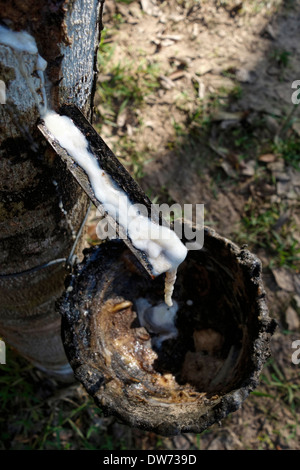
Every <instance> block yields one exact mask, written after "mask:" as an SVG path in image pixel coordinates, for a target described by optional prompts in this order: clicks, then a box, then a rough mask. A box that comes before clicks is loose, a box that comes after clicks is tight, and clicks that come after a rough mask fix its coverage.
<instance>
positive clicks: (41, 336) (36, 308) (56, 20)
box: [0, 0, 103, 379]
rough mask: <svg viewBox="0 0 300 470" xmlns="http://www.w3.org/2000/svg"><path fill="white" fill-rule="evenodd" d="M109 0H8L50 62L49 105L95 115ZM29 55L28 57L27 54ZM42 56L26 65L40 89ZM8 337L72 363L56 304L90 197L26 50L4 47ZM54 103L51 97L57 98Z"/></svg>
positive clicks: (3, 331)
mask: <svg viewBox="0 0 300 470" xmlns="http://www.w3.org/2000/svg"><path fill="white" fill-rule="evenodd" d="M102 3H103V2H102V1H101V0H73V1H72V2H69V1H63V0H57V1H55V0H42V1H41V0H40V1H37V0H15V1H14V2H7V1H6V0H0V12H1V13H0V14H1V18H0V19H1V22H3V24H4V25H6V26H8V27H9V28H10V29H12V30H14V31H21V30H25V31H27V32H28V33H29V34H31V35H32V36H33V37H34V38H35V40H36V43H37V47H38V50H39V54H40V55H41V56H42V57H43V58H44V59H45V60H46V61H47V63H48V66H47V69H46V85H47V88H48V90H50V92H49V94H50V103H48V104H50V106H51V107H52V108H53V109H58V108H59V106H60V105H62V104H63V103H72V104H75V105H77V106H78V107H79V108H80V109H81V110H82V111H83V113H84V114H85V115H86V116H87V117H88V118H90V117H91V110H92V100H93V91H94V87H95V78H96V53H97V46H98V44H99V31H100V30H101V10H102V8H101V6H102ZM19 57H20V55H19ZM36 61H37V55H34V54H28V53H22V63H23V64H25V66H26V68H27V71H28V73H29V74H30V76H31V78H32V81H33V83H34V88H35V90H36V91H37V92H38V93H41V90H40V85H41V83H40V80H39V77H38V75H37V74H36V71H35V64H36ZM0 79H1V80H2V81H3V82H4V83H5V85H6V91H7V96H6V98H7V99H6V104H3V105H0V118H1V120H0V126H1V134H0V135H1V141H0V336H1V337H2V339H3V340H4V341H5V342H7V343H8V344H10V345H12V346H13V347H15V348H16V349H17V350H18V351H19V353H21V354H22V355H23V356H25V357H26V358H27V359H29V360H30V361H31V362H33V363H34V364H35V365H36V366H38V367H39V368H41V369H43V370H45V371H47V372H48V373H50V374H52V375H54V376H56V377H60V378H62V379H64V378H66V377H67V376H68V374H69V371H70V368H69V364H68V361H67V359H66V356H65V353H64V349H63V346H62V341H61V331H60V317H59V315H58V314H57V313H56V312H55V302H56V300H57V298H58V297H59V296H60V295H61V293H62V292H63V289H64V279H65V276H66V268H65V264H64V263H63V262H56V261H54V263H53V264H51V263H50V265H48V267H42V266H43V265H44V264H47V263H49V262H52V261H53V260H58V259H62V258H67V257H68V255H69V253H70V250H71V248H72V245H73V243H74V237H75V235H76V233H77V231H78V229H79V227H80V225H81V222H82V220H83V218H84V215H85V213H86V210H87V199H86V196H85V195H84V194H83V193H82V191H81V189H80V188H79V186H78V185H77V183H76V182H75V181H74V180H73V178H72V176H71V175H70V174H69V173H68V171H67V170H66V168H65V167H64V165H63V164H62V163H61V162H60V160H59V158H58V157H57V156H56V155H55V154H54V152H53V150H52V149H51V148H50V147H49V145H48V144H46V142H45V141H44V140H43V137H42V136H41V135H40V134H39V132H38V131H37V128H36V124H37V121H38V119H39V113H38V110H37V107H36V104H35V100H34V98H33V94H32V91H31V90H30V89H29V87H28V84H27V83H26V81H25V80H24V75H22V73H21V70H20V60H19V59H18V56H17V54H16V53H15V52H14V51H13V50H12V49H11V48H10V47H8V46H3V45H1V44H0ZM48 101H49V100H48Z"/></svg>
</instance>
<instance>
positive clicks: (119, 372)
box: [59, 229, 275, 435]
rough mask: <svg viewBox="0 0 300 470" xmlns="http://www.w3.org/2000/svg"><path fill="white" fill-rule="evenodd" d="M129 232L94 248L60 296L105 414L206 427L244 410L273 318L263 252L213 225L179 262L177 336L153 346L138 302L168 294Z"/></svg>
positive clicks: (169, 427)
mask: <svg viewBox="0 0 300 470" xmlns="http://www.w3.org/2000/svg"><path fill="white" fill-rule="evenodd" d="M163 289H164V276H163V275H162V276H159V277H158V278H157V279H155V280H153V281H152V280H150V279H149V277H148V276H147V274H144V272H143V269H142V268H141V266H140V265H139V263H138V262H137V261H136V259H135V258H134V256H133V255H132V253H131V252H130V251H129V250H128V248H126V246H125V245H124V243H123V242H121V241H111V242H107V243H104V244H103V245H101V246H99V247H98V248H95V249H91V250H90V251H88V252H87V254H86V256H85V259H84V261H83V262H82V263H81V265H79V266H78V269H77V272H76V273H75V274H74V275H73V276H72V277H71V279H70V282H69V286H68V288H67V290H66V293H65V295H64V297H63V298H62V299H61V302H60V303H59V311H60V313H61V314H62V333H63V340H64V345H65V350H66V354H67V356H68V359H69V361H70V364H71V366H72V368H73V370H74V373H75V376H76V377H77V379H78V380H79V381H80V382H82V384H83V385H84V387H85V388H86V390H87V391H88V393H89V394H90V395H91V396H93V397H94V399H95V402H96V403H97V404H98V405H99V406H100V407H101V408H102V409H103V410H104V412H105V413H106V414H112V415H115V416H116V417H118V418H119V419H120V420H121V421H123V422H125V423H127V424H129V425H130V426H133V427H138V428H142V429H145V430H151V431H154V432H157V433H159V434H161V435H175V434H178V433H182V432H201V431H203V430H204V429H206V428H207V427H208V426H210V425H212V424H213V423H215V422H217V421H219V420H221V419H222V418H224V417H225V416H226V415H227V414H228V413H230V412H232V411H235V410H237V409H238V408H239V407H240V406H241V404H242V402H243V401H244V400H245V398H246V397H247V396H248V394H249V393H250V391H251V390H253V389H254V388H255V387H256V386H257V383H258V379H259V374H260V372H261V369H262V367H263V364H264V363H265V361H266V359H267V358H268V356H269V342H270V337H271V335H272V333H273V331H274V329H275V322H274V321H273V320H271V319H270V318H269V316H268V310H267V306H266V301H265V291H264V288H263V284H262V279H261V263H260V261H259V260H258V259H257V258H256V257H255V256H254V255H253V254H251V253H250V252H249V251H248V250H246V249H240V248H238V247H237V246H236V245H234V244H233V243H231V242H230V241H229V240H227V239H224V238H222V237H221V236H219V235H218V234H216V233H215V232H214V231H213V230H211V229H205V238H204V248H203V249H202V250H198V251H189V253H188V256H187V258H186V260H185V261H184V263H182V265H181V266H180V268H179V271H178V278H177V282H176V286H175V291H174V299H175V300H176V301H177V303H178V305H179V310H178V314H177V320H176V326H177V328H178V331H179V335H178V337H177V338H176V339H170V340H167V341H165V342H164V343H163V345H162V347H161V350H160V351H157V350H155V348H154V347H153V346H152V341H151V340H152V338H151V335H149V333H148V332H147V331H146V330H145V329H144V328H143V327H141V326H140V324H139V321H138V319H137V315H136V310H135V301H136V299H137V298H139V297H146V298H147V299H148V300H149V301H151V302H152V303H155V302H157V303H158V302H161V301H162V299H163Z"/></svg>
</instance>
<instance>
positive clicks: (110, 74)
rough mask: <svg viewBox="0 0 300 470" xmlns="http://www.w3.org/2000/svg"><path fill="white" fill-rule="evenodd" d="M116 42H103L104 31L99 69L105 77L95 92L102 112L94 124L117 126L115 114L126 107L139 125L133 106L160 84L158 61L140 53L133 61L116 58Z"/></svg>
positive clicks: (142, 100) (135, 107)
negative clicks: (141, 55) (153, 60)
mask: <svg viewBox="0 0 300 470" xmlns="http://www.w3.org/2000/svg"><path fill="white" fill-rule="evenodd" d="M115 48H116V47H115V46H112V45H111V44H107V43H106V42H105V31H104V33H103V34H102V40H101V43H100V47H99V54H98V64H99V70H100V72H101V73H102V74H104V75H105V78H106V79H105V80H103V81H101V83H100V84H98V88H97V93H98V97H99V100H100V102H101V106H102V110H103V114H101V113H100V115H98V122H97V126H98V127H99V126H100V127H101V125H102V124H103V123H106V124H108V125H111V126H116V121H117V117H118V116H119V115H120V114H121V113H122V112H124V110H127V111H128V114H129V115H130V117H131V119H132V120H133V123H134V125H138V121H137V114H136V110H137V109H138V108H140V107H142V105H143V104H144V100H145V97H146V96H148V95H149V94H151V93H152V92H153V91H155V90H156V89H158V88H159V82H158V75H159V65H158V64H156V63H151V62H149V61H148V60H147V59H145V58H143V57H141V58H140V59H139V60H137V61H136V62H129V61H126V62H120V61H119V62H117V63H116V62H115V61H114V60H113V56H114V53H115Z"/></svg>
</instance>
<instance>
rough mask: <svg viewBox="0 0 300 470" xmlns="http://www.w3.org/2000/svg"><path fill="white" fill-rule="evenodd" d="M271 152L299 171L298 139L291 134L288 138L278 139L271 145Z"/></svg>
mask: <svg viewBox="0 0 300 470" xmlns="http://www.w3.org/2000/svg"><path fill="white" fill-rule="evenodd" d="M273 151H274V152H275V153H276V154H277V155H278V156H281V157H282V158H283V159H284V160H285V161H286V162H287V163H288V164H289V165H291V166H292V167H294V168H295V169H296V170H300V137H299V136H297V135H295V134H292V135H290V136H289V137H288V138H285V139H279V140H278V141H277V142H276V143H275V144H274V145H273Z"/></svg>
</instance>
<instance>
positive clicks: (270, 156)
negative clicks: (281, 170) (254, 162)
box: [258, 153, 276, 163]
mask: <svg viewBox="0 0 300 470" xmlns="http://www.w3.org/2000/svg"><path fill="white" fill-rule="evenodd" d="M258 160H259V161H260V162H264V163H272V162H274V161H275V160H276V155H274V153H265V154H264V155H260V157H258Z"/></svg>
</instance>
